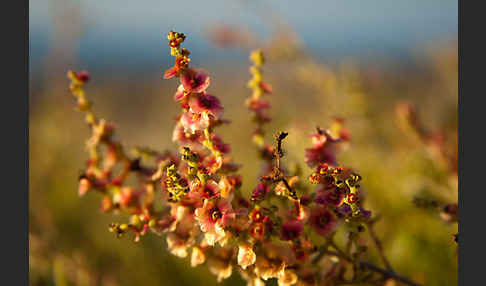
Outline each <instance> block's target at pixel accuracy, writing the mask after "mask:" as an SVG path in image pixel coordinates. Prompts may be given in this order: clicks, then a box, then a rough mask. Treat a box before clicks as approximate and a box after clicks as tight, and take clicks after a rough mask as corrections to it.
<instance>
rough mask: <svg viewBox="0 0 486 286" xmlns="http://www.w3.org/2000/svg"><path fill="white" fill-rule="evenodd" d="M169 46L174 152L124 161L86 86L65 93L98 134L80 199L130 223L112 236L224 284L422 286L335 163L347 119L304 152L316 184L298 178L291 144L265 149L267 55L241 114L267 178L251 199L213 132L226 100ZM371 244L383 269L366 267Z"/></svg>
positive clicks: (90, 144)
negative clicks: (249, 124) (289, 158)
mask: <svg viewBox="0 0 486 286" xmlns="http://www.w3.org/2000/svg"><path fill="white" fill-rule="evenodd" d="M168 40H169V46H170V53H171V55H172V56H174V58H175V64H174V66H173V67H171V68H169V69H168V70H166V71H165V73H164V75H163V76H164V78H166V79H169V78H174V77H176V78H178V79H179V81H180V84H179V86H178V88H177V91H176V92H175V94H174V100H175V101H176V102H177V103H178V104H179V105H180V107H181V113H180V114H179V115H178V116H177V118H176V121H177V123H176V126H175V129H174V131H173V137H172V139H173V141H174V142H175V143H177V144H178V145H179V150H178V152H171V151H165V152H158V151H155V150H152V149H149V148H145V147H137V148H134V150H133V154H129V153H128V152H127V151H126V149H125V148H124V146H123V145H122V144H121V143H120V141H119V140H117V139H116V137H115V136H114V133H115V126H114V125H113V124H110V123H108V122H106V121H105V120H103V119H100V118H98V117H97V116H96V115H95V114H94V112H93V110H92V103H91V102H90V101H89V100H88V99H87V97H86V95H85V90H84V85H85V84H86V83H87V82H88V81H89V79H90V77H89V74H88V73H87V72H79V73H75V72H73V71H69V72H68V77H69V78H70V80H71V85H70V90H71V92H72V94H73V96H74V97H75V98H76V100H77V107H78V109H79V110H80V111H82V112H84V114H85V120H86V123H87V124H88V125H89V126H90V128H91V131H92V136H91V138H89V140H88V141H87V149H88V152H89V155H90V158H89V160H88V161H87V166H86V169H85V170H84V171H83V173H82V174H81V175H80V177H79V194H80V195H85V194H87V193H91V192H98V193H100V194H101V195H102V203H101V209H102V211H104V212H112V213H114V214H125V215H128V216H129V217H128V221H127V222H121V223H112V224H110V226H109V230H110V231H111V232H113V233H115V234H116V236H117V237H122V236H124V235H127V234H129V233H131V234H132V235H133V236H134V239H135V241H140V240H141V238H142V237H143V236H145V235H148V234H149V233H153V234H156V235H165V238H166V241H167V245H168V249H169V251H170V252H171V253H172V254H174V255H176V256H178V257H182V258H184V257H187V256H190V263H191V266H193V267H194V266H197V265H201V264H206V265H207V266H208V268H209V270H210V272H212V273H213V274H214V275H216V276H217V279H218V281H221V280H222V279H225V278H228V277H229V276H231V274H232V273H233V271H237V272H239V273H240V275H241V276H242V277H243V278H244V279H245V280H246V281H247V282H248V284H249V285H263V284H264V281H266V280H268V279H271V278H275V279H277V281H278V284H279V285H294V284H296V285H316V284H319V285H341V284H363V285H365V284H366V285H368V284H372V285H382V284H384V283H385V282H386V281H390V280H395V281H399V282H402V283H405V284H408V285H417V284H416V283H414V282H412V281H410V280H409V279H407V278H405V277H403V276H401V275H399V274H397V273H395V272H394V271H393V269H392V266H391V265H390V263H389V261H388V259H387V257H386V256H385V254H384V250H383V247H382V245H381V242H380V240H379V238H378V236H377V235H376V233H375V231H374V229H373V224H374V222H376V218H375V217H372V215H371V212H370V211H369V210H366V209H364V208H363V201H364V199H365V194H364V192H363V191H362V190H361V188H360V184H361V176H360V175H359V174H358V173H357V172H356V171H354V170H353V169H351V168H349V167H346V166H342V165H340V164H339V163H338V160H337V157H336V154H337V153H338V152H339V150H340V149H341V148H342V146H343V144H345V143H347V141H348V140H349V138H350V135H349V133H348V131H347V130H346V129H345V127H344V126H343V124H342V123H343V121H342V120H341V119H339V120H336V121H335V122H334V123H333V125H332V127H331V128H330V129H328V130H327V129H322V128H320V127H317V128H316V131H315V132H314V133H313V134H311V147H309V148H308V149H306V150H305V162H306V163H307V164H308V165H309V167H311V168H313V172H312V173H311V174H310V175H308V176H305V175H303V174H302V170H301V168H299V167H298V166H293V167H292V168H287V167H286V166H285V164H284V162H283V157H284V156H285V152H284V140H285V138H286V137H287V136H288V133H286V132H277V133H276V135H275V137H274V144H273V145H272V144H269V143H266V142H265V132H264V130H263V127H264V124H265V123H266V122H268V121H269V120H270V117H269V116H268V114H266V110H267V109H268V108H269V107H270V104H269V102H268V101H265V100H263V99H262V98H263V96H264V95H265V94H268V93H270V92H271V90H272V89H271V87H270V85H268V84H267V83H265V82H264V81H263V79H262V66H263V64H264V62H265V61H264V56H263V53H262V51H261V50H257V51H254V52H252V53H251V56H250V59H251V60H252V62H253V64H254V65H253V66H252V67H251V68H250V72H251V74H252V79H251V80H250V82H249V83H248V86H249V87H250V88H251V90H252V95H251V97H250V98H248V100H247V101H246V104H247V106H248V108H249V109H250V111H251V113H252V119H253V120H254V121H255V123H256V125H257V127H256V130H255V132H254V133H253V138H252V141H253V142H254V143H255V145H256V147H257V150H258V152H259V154H260V157H261V159H262V161H263V166H264V167H263V168H262V170H261V173H260V180H259V181H258V182H253V183H251V182H250V183H247V184H248V185H249V186H250V187H252V188H253V191H252V192H251V196H250V197H245V195H244V193H243V192H242V185H243V179H242V177H241V176H240V175H239V174H238V170H239V167H240V166H239V165H238V164H236V163H234V162H233V161H232V159H231V157H230V155H229V153H230V146H229V145H228V144H226V143H224V141H223V140H222V139H221V137H220V136H218V135H217V134H216V132H215V129H216V128H217V127H218V126H220V125H222V124H228V123H229V121H228V120H226V119H225V118H223V117H222V115H223V106H222V104H221V102H220V100H219V99H218V98H217V97H216V96H214V95H211V94H210V93H208V91H207V89H208V87H209V85H210V76H209V74H208V73H207V72H206V71H204V70H202V69H196V68H193V67H190V66H189V63H190V57H189V55H190V52H189V51H188V50H187V49H185V48H182V47H181V44H182V43H183V42H184V40H185V35H184V34H182V33H176V32H173V31H171V32H169V34H168ZM306 177H307V180H306V179H304V178H306ZM313 185H314V186H313ZM122 217H123V216H122ZM365 233H368V234H369V236H370V238H371V240H372V241H373V243H374V246H375V247H376V249H377V251H378V253H379V255H380V258H381V261H382V263H383V265H384V268H381V267H379V266H377V265H375V264H372V263H370V262H368V261H367V249H368V245H366V241H365V240H363V235H364V234H365Z"/></svg>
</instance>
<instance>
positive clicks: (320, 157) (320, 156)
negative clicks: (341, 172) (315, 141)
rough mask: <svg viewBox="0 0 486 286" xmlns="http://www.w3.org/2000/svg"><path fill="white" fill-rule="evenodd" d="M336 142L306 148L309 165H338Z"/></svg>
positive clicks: (306, 160)
mask: <svg viewBox="0 0 486 286" xmlns="http://www.w3.org/2000/svg"><path fill="white" fill-rule="evenodd" d="M334 145H335V144H334V143H327V144H325V145H322V146H321V147H317V148H315V147H313V148H307V149H305V162H306V163H307V165H309V167H315V166H317V165H318V164H320V163H327V164H329V165H336V164H337V161H336V150H335V146H334Z"/></svg>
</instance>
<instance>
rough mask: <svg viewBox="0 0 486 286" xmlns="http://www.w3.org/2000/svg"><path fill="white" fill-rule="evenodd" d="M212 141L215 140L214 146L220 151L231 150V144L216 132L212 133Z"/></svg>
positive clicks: (227, 151)
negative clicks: (225, 141)
mask: <svg viewBox="0 0 486 286" xmlns="http://www.w3.org/2000/svg"><path fill="white" fill-rule="evenodd" d="M211 141H213V145H214V148H215V149H216V150H218V151H219V152H221V153H223V154H226V153H229V152H230V151H231V146H230V145H229V144H226V143H224V142H223V140H222V139H221V137H219V136H218V135H216V134H214V133H213V134H211Z"/></svg>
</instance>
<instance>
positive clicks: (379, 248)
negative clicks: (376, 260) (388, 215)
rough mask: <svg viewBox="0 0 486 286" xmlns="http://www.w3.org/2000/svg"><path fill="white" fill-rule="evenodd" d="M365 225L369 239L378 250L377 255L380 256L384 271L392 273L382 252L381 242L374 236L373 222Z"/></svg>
mask: <svg viewBox="0 0 486 286" xmlns="http://www.w3.org/2000/svg"><path fill="white" fill-rule="evenodd" d="M366 225H367V226H368V232H369V233H370V237H371V239H372V240H373V242H374V244H375V246H376V249H377V250H378V254H379V255H380V258H381V261H382V262H383V264H384V265H385V267H386V269H388V270H390V271H393V268H392V267H391V264H390V262H389V261H388V259H387V258H386V256H385V252H384V250H383V245H382V244H381V241H380V239H379V238H378V236H377V235H376V232H375V230H374V228H373V226H374V223H373V222H369V223H367V224H366Z"/></svg>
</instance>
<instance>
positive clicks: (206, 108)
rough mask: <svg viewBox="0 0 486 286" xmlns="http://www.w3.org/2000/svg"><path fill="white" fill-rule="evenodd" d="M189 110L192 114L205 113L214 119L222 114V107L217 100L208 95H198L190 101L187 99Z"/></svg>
mask: <svg viewBox="0 0 486 286" xmlns="http://www.w3.org/2000/svg"><path fill="white" fill-rule="evenodd" d="M189 108H190V110H191V112H193V113H197V114H202V113H207V114H210V115H212V116H214V117H215V118H219V116H220V115H221V113H222V112H223V107H222V106H221V102H220V101H219V99H218V98H217V97H216V96H213V95H210V94H208V93H200V94H197V95H194V96H192V97H191V99H189Z"/></svg>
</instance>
